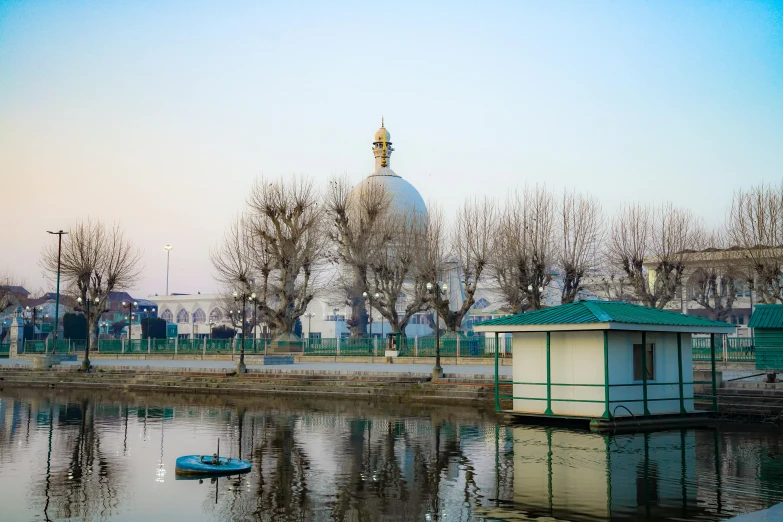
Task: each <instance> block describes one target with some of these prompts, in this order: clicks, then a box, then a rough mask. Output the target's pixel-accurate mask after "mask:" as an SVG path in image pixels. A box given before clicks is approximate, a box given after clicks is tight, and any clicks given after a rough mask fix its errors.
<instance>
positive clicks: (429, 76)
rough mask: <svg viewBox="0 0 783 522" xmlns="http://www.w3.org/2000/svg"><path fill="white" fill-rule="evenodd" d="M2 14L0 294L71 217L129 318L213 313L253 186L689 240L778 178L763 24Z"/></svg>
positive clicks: (259, 10)
mask: <svg viewBox="0 0 783 522" xmlns="http://www.w3.org/2000/svg"><path fill="white" fill-rule="evenodd" d="M421 4H422V3H421V2H411V3H405V2H353V3H348V2H342V3H337V2H322V3H307V2H276V3H274V4H268V5H263V4H262V3H261V2H250V1H248V2H225V1H221V2H217V1H216V2H196V1H183V2H165V1H148V2H97V1H95V2H76V1H69V2H66V1H60V2H47V1H42V0H38V1H35V2H7V1H2V0H0V194H1V195H2V201H3V208H4V211H5V212H4V214H5V216H6V219H4V220H3V223H4V225H3V227H2V228H0V252H1V253H2V255H1V256H0V271H3V270H7V271H10V272H13V273H16V274H18V275H19V276H22V277H24V278H25V279H26V282H27V285H28V286H29V287H31V288H33V289H37V288H38V287H40V286H43V284H44V283H43V280H42V278H41V270H40V268H38V266H37V261H38V258H39V253H40V250H41V247H42V246H43V244H44V243H45V242H47V241H51V240H52V238H51V236H48V235H47V234H46V233H45V231H46V230H47V229H50V230H51V229H55V228H60V227H66V226H67V225H68V223H70V222H72V221H73V220H74V219H76V218H79V217H86V216H88V215H90V216H94V217H99V218H101V219H104V220H106V221H109V222H111V221H115V220H116V221H118V222H119V223H121V224H122V225H123V227H124V228H125V229H126V231H127V233H128V234H129V236H130V237H131V238H132V239H133V240H134V242H135V243H136V244H137V245H138V246H139V247H140V248H142V249H143V250H144V258H145V265H146V268H145V271H144V279H143V281H141V283H140V284H139V286H138V288H137V289H136V293H137V294H138V295H145V294H147V293H155V292H158V293H163V292H164V289H165V288H164V287H165V266H166V260H165V252H164V251H163V249H162V247H163V245H165V244H166V243H171V244H173V245H174V246H175V249H174V250H173V251H172V270H171V286H170V289H171V290H172V291H178V292H195V291H201V292H210V291H213V290H214V289H215V283H214V281H213V278H212V270H211V265H210V263H209V259H208V252H209V248H210V247H211V246H214V245H215V244H216V243H217V242H218V241H219V240H220V237H221V236H222V233H223V230H224V228H225V226H226V224H227V222H228V220H229V219H230V217H231V216H232V215H234V214H235V213H237V212H238V211H239V210H241V208H242V206H243V201H244V198H245V196H246V194H247V192H248V189H249V187H250V186H251V184H252V182H253V180H254V179H255V178H256V176H259V175H261V174H264V175H272V176H276V175H284V174H291V173H304V174H308V175H310V176H313V177H314V178H316V179H318V180H321V181H324V182H325V181H326V180H327V179H328V177H329V176H330V175H332V174H335V173H343V172H347V173H348V174H349V175H351V176H352V177H353V178H354V179H356V180H358V179H360V178H361V177H362V176H365V175H367V174H368V173H370V172H371V171H372V169H373V157H372V153H371V151H370V144H371V141H372V136H373V134H374V132H375V130H376V129H377V128H378V126H379V123H380V117H381V115H382V114H383V115H384V116H385V117H386V124H387V128H388V129H389V131H390V132H391V135H392V141H393V143H394V147H395V149H396V152H395V153H394V156H393V157H392V167H393V168H394V170H395V171H396V172H397V173H398V174H400V175H401V176H403V177H404V178H406V179H407V180H408V181H410V182H411V183H413V184H414V185H415V186H416V187H417V188H418V189H419V191H420V192H421V193H422V196H423V197H424V198H425V200H428V199H429V200H434V201H438V202H440V203H441V204H442V205H443V206H444V207H445V209H446V210H447V212H452V211H453V210H454V209H455V208H456V206H457V205H458V204H459V203H460V202H461V201H462V200H463V199H464V198H465V197H467V196H470V195H473V194H488V195H491V196H495V197H498V198H503V197H504V196H505V194H506V193H507V192H508V191H509V189H511V188H513V187H514V186H521V185H523V184H524V183H525V182H529V183H536V182H546V183H547V184H548V185H549V186H551V187H553V188H555V189H557V190H560V189H562V188H563V187H573V188H576V189H579V190H583V191H589V192H591V193H593V194H595V195H596V196H597V197H598V198H599V199H600V200H601V201H602V202H603V204H604V206H605V208H606V210H607V212H608V213H611V212H612V211H613V210H614V209H616V208H617V206H618V205H620V204H622V203H623V202H630V201H634V200H641V201H647V202H651V203H659V202H663V201H665V200H671V201H673V202H674V203H675V204H678V205H683V206H688V207H690V208H691V209H693V211H694V212H695V213H697V214H698V215H700V216H702V217H703V218H704V219H705V221H707V222H708V223H711V224H715V223H718V222H720V221H721V220H722V219H723V216H724V213H725V209H726V207H727V205H728V203H729V202H730V199H731V193H732V191H733V190H734V189H736V188H739V187H743V186H748V185H751V184H754V183H758V182H761V181H767V182H775V183H777V182H779V181H780V180H781V179H782V178H783V3H780V2H684V1H677V2H663V1H655V2H554V1H547V2H481V3H479V2H465V3H456V2H442V3H428V4H427V5H421Z"/></svg>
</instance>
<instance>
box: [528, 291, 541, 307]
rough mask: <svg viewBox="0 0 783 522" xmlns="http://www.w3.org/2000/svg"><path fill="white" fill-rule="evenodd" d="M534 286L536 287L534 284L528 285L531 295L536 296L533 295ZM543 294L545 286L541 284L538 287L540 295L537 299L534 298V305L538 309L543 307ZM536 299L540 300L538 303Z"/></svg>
mask: <svg viewBox="0 0 783 522" xmlns="http://www.w3.org/2000/svg"><path fill="white" fill-rule="evenodd" d="M534 288H535V287H534V286H533V285H527V291H528V292H529V293H530V295H531V296H534V295H533V289H534ZM543 294H544V287H543V286H539V287H538V297H537V298H536V299H533V303H532V304H533V305H534V306H536V309H538V308H541V297H542V296H543ZM534 297H535V296H534ZM536 301H538V303H536Z"/></svg>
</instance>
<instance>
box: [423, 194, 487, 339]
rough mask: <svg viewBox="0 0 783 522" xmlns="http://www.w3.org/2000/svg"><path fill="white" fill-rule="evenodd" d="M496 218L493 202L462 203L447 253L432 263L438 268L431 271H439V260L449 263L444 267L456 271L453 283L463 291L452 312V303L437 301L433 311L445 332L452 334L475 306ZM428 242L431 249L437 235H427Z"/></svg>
mask: <svg viewBox="0 0 783 522" xmlns="http://www.w3.org/2000/svg"><path fill="white" fill-rule="evenodd" d="M497 218H498V210H497V204H496V203H495V202H494V201H493V200H491V199H489V198H484V199H481V200H479V199H477V198H473V199H469V200H466V201H465V203H464V204H463V205H462V207H461V208H460V209H459V210H458V211H457V216H456V220H455V222H454V226H453V227H452V230H451V234H450V237H449V247H448V251H447V252H442V253H440V254H439V255H436V256H434V258H433V259H432V262H435V263H440V267H438V266H437V265H436V266H435V268H438V269H439V270H440V271H443V268H444V264H443V263H442V260H443V259H444V258H448V259H449V261H450V262H449V263H446V264H445V265H446V266H449V265H451V266H454V269H456V270H457V272H458V274H457V280H458V281H459V284H460V285H461V286H462V290H463V291H464V299H463V301H462V304H461V306H460V307H459V308H456V309H455V310H452V309H451V307H452V303H449V301H448V300H443V301H439V304H440V306H437V307H436V308H438V313H439V314H440V316H441V317H442V318H443V322H444V323H445V325H446V329H447V330H448V331H449V332H456V331H457V330H458V329H459V328H460V326H461V325H462V320H463V319H464V318H465V316H466V315H467V313H468V312H469V311H470V309H471V307H472V306H473V305H474V304H475V302H476V301H475V295H476V289H477V288H478V284H479V281H481V280H482V278H484V277H486V270H487V268H488V266H489V262H490V259H491V257H492V255H493V252H494V251H495V249H496V248H497V245H496V244H495V224H496V220H497ZM433 232H434V231H433ZM429 242H430V244H431V245H432V246H435V245H436V244H437V243H438V242H439V234H437V233H432V234H430V238H429ZM436 248H437V247H436ZM438 275H440V274H438ZM438 280H439V278H434V279H433V282H436V283H437V282H438ZM452 281H453V279H452Z"/></svg>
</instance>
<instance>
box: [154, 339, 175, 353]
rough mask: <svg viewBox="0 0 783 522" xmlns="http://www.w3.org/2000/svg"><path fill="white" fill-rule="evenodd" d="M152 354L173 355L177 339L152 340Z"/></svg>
mask: <svg viewBox="0 0 783 522" xmlns="http://www.w3.org/2000/svg"><path fill="white" fill-rule="evenodd" d="M149 342H150V347H149V351H150V353H157V354H170V353H171V354H173V353H174V347H175V344H174V343H175V339H166V338H164V339H150V341H149Z"/></svg>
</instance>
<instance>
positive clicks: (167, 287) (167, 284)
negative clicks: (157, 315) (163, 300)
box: [163, 245, 174, 295]
mask: <svg viewBox="0 0 783 522" xmlns="http://www.w3.org/2000/svg"><path fill="white" fill-rule="evenodd" d="M173 249H174V247H173V246H171V245H166V246H164V247H163V250H165V251H166V295H169V259H170V258H171V251H172V250H173Z"/></svg>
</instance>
